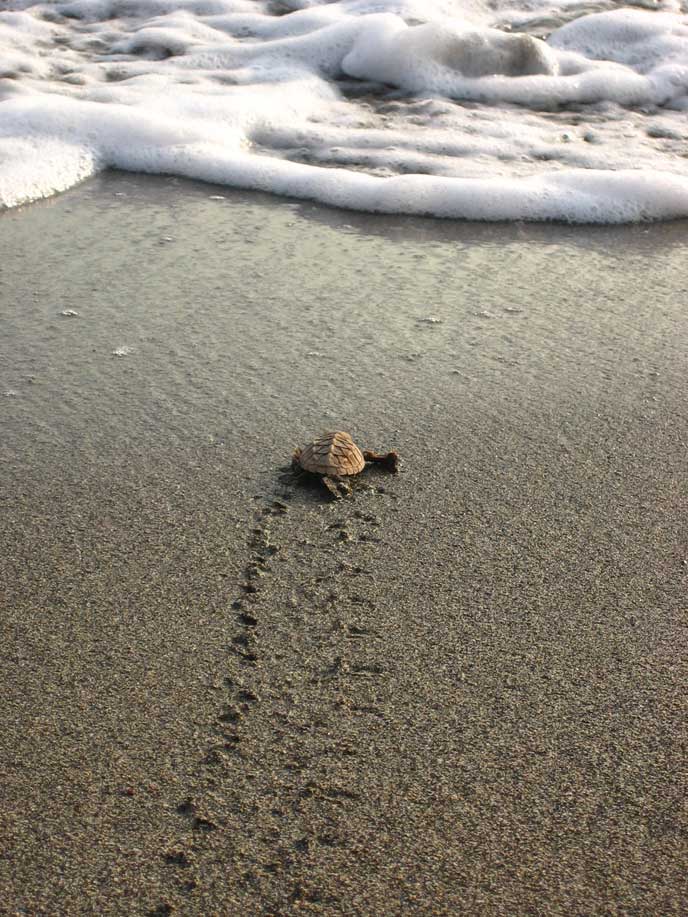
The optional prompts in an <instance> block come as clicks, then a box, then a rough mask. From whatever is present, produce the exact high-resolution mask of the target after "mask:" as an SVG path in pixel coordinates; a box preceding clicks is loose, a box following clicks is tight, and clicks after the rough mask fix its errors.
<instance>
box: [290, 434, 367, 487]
mask: <svg viewBox="0 0 688 917" xmlns="http://www.w3.org/2000/svg"><path fill="white" fill-rule="evenodd" d="M299 464H300V465H301V467H302V468H303V469H305V470H306V471H312V472H313V473H314V474H325V475H340V476H341V475H349V474H358V473H359V471H363V469H364V468H365V459H364V458H363V453H362V452H361V450H360V449H359V448H358V446H357V445H356V443H355V442H354V441H353V439H352V438H351V437H350V436H349V434H348V433H343V432H342V431H341V430H338V431H336V432H334V433H323V435H322V436H319V437H318V438H317V439H316V440H314V441H313V442H312V443H309V444H308V445H307V446H306V447H305V448H304V450H303V452H302V453H301V455H300V456H299Z"/></svg>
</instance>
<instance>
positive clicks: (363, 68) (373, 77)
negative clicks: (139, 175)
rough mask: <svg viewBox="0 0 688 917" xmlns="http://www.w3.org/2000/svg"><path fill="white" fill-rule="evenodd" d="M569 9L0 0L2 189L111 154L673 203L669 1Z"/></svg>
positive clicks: (254, 172)
mask: <svg viewBox="0 0 688 917" xmlns="http://www.w3.org/2000/svg"><path fill="white" fill-rule="evenodd" d="M587 9H589V6H587V7H586V6H585V5H584V4H583V3H579V2H576V0H573V2H572V0H560V2H559V3H558V4H557V3H555V4H551V3H545V2H544V0H543V2H542V3H538V2H537V0H535V2H533V0H528V2H525V0H521V3H520V4H519V3H518V2H517V3H512V4H511V5H508V6H507V5H503V4H499V3H497V4H493V3H488V2H481V0H465V2H459V0H437V2H431V0H427V2H425V0H424V2H422V3H421V2H417V0H341V2H335V3H318V2H314V0H283V2H282V3H280V4H272V3H267V2H265V3H263V2H258V0H256V2H248V0H75V2H71V3H62V2H52V3H33V2H31V0H16V2H9V3H5V4H4V8H3V11H2V12H0V207H14V206H17V205H20V204H23V203H27V202H30V201H32V200H36V199H37V198H40V197H46V196H48V195H50V194H54V193H56V192H59V191H62V190H65V189H66V188H69V187H70V186H71V185H73V184H75V183H76V182H78V181H81V180H82V179H84V178H86V177H87V176H89V175H91V174H93V173H94V172H96V171H98V170H100V169H105V168H118V169H126V170H132V171H141V172H150V173H165V174H174V175H180V176H188V177H190V178H196V179H201V180H205V181H209V182H215V183H219V184H224V185H228V186H231V187H236V188H245V189H260V190H262V191H267V192H271V193H274V194H281V195H288V196H292V197H297V198H305V199H310V200H315V201H320V202H322V203H325V204H330V205H334V206H338V207H346V208H351V209H357V210H365V211H371V212H381V213H397V214H425V215H430V216H437V217H445V218H464V219H481V220H521V219H522V220H567V221H571V222H629V221H637V220H651V219H669V218H676V217H685V216H688V159H687V153H688V148H687V147H686V140H687V139H688V128H687V127H686V122H685V112H686V110H687V109H688V19H687V17H686V16H684V15H682V13H681V12H680V11H679V10H678V8H677V6H676V4H675V3H666V4H664V5H663V6H662V7H661V8H658V9H656V10H639V9H614V10H609V11H607V12H596V13H588V12H586V10H587ZM598 9H599V7H598Z"/></svg>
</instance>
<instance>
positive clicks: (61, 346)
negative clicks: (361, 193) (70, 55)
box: [0, 175, 688, 917]
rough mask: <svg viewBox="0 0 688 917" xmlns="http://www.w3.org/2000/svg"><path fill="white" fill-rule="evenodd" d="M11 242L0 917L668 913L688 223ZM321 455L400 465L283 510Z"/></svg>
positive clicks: (412, 224) (314, 215) (102, 215)
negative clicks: (396, 459)
mask: <svg viewBox="0 0 688 917" xmlns="http://www.w3.org/2000/svg"><path fill="white" fill-rule="evenodd" d="M213 195H222V196H223V199H222V200H215V199H212V196H213ZM0 239H1V247H2V262H1V263H0V320H1V321H2V329H3V333H2V336H0V424H1V429H2V434H1V436H0V463H1V467H2V475H1V478H0V510H1V515H0V539H1V545H2V551H1V553H0V605H1V608H0V614H1V625H2V670H1V671H2V674H1V676H0V678H1V680H0V696H1V697H2V704H1V705H0V779H1V781H2V800H1V803H0V805H1V810H0V811H1V817H2V824H1V831H0V912H2V913H8V914H29V915H37V914H46V915H61V914H65V915H72V914H74V915H77V914H99V915H100V914H121V915H129V914H137V915H138V914H151V915H152V914H159V915H163V914H168V913H174V914H189V915H196V914H198V915H207V914H219V915H261V914H265V915H268V914H271V915H290V914H296V913H312V914H323V915H330V914H331V915H340V914H341V915H362V917H363V915H365V917H383V915H385V917H386V915H416V914H417V915H445V914H446V915H463V914H466V915H509V917H511V915H525V914H533V915H550V914H552V915H593V914H594V915H597V914H600V915H601V914H629V915H645V914H647V915H649V914H653V915H654V914H658V915H674V914H676V915H679V914H685V913H686V912H688V885H687V880H686V875H687V866H688V811H687V810H686V778H687V776H688V774H687V759H686V740H687V739H688V729H687V728H686V692H685V685H686V674H687V669H688V664H687V660H688V654H687V653H686V650H687V646H686V644H687V640H686V635H687V633H688V631H687V630H686V624H687V621H686V579H687V572H688V565H687V560H688V548H687V540H686V524H685V520H686V515H687V510H688V506H687V503H688V498H687V491H686V480H687V476H686V472H687V461H686V441H687V438H688V424H687V423H686V403H687V395H688V391H687V389H688V383H687V379H688V374H687V370H688V359H687V356H686V355H687V353H688V334H687V333H686V299H687V296H686V279H685V278H686V271H685V265H686V256H687V255H688V241H686V239H687V237H686V226H685V224H684V225H681V224H672V225H665V226H653V227H634V228H629V229H623V230H609V229H585V228H578V229H568V228H565V227H555V226H553V227H524V226H472V225H457V224H449V223H448V224H441V223H435V222H432V221H424V220H394V219H388V218H375V217H370V216H361V215H355V214H349V213H337V212H334V211H326V210H324V209H322V208H318V207H315V206H311V205H303V204H298V203H291V202H287V201H279V200H272V199H269V198H263V197H260V196H257V195H256V196H247V195H242V194H234V193H232V192H229V191H227V190H226V189H224V190H223V189H220V190H218V189H213V188H209V187H208V186H202V185H193V184H188V183H181V182H177V181H175V180H172V179H159V180H151V179H146V178H142V177H134V176H126V175H106V176H102V177H100V178H98V179H97V180H95V181H92V182H89V183H88V184H86V185H84V186H82V187H80V188H78V189H75V190H74V191H72V192H70V193H68V194H65V195H63V196H62V197H59V198H57V199H55V200H52V201H49V202H46V203H43V204H39V205H35V206H33V207H31V208H28V209H25V210H23V211H17V212H10V213H7V214H5V215H3V216H1V217H0ZM64 310H74V311H76V312H77V313H78V315H72V316H68V315H62V314H61V313H62V312H63V311H64ZM429 318H433V319H439V321H436V322H429V321H423V320H424V319H429ZM115 351H118V352H119V354H120V355H116V354H115V353H114V352H115ZM8 393H9V394H8ZM332 427H341V428H344V429H349V430H350V431H351V432H352V433H353V434H354V435H355V436H356V437H357V438H358V439H359V440H360V441H361V442H362V443H363V444H364V445H366V446H370V447H373V448H385V449H386V448H392V447H394V448H398V449H399V451H400V452H401V453H402V455H403V457H404V460H405V463H404V467H403V471H402V473H401V474H400V475H398V476H396V477H391V476H389V475H385V474H384V472H381V471H380V472H370V473H368V474H367V475H366V476H364V477H362V478H361V479H360V480H359V482H358V486H357V487H356V489H355V494H354V497H353V499H351V500H348V501H341V502H337V503H334V502H329V501H328V500H327V499H325V498H324V495H323V492H321V490H320V489H319V488H318V487H313V486H308V485H307V484H296V483H294V482H293V481H292V480H291V478H290V476H289V474H286V473H284V472H282V471H281V470H280V467H281V466H284V465H285V463H286V462H287V461H288V459H289V455H290V452H291V449H292V448H293V446H294V445H296V444H297V443H299V442H303V441H304V440H305V439H307V438H308V437H309V436H311V435H313V434H315V433H317V432H320V431H321V430H322V429H327V428H332Z"/></svg>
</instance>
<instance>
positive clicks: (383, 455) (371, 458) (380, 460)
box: [363, 449, 401, 473]
mask: <svg viewBox="0 0 688 917" xmlns="http://www.w3.org/2000/svg"><path fill="white" fill-rule="evenodd" d="M363 458H364V459H365V460H366V462H375V463H376V464H378V465H384V466H385V468H388V469H389V470H390V471H393V472H394V473H396V472H397V471H398V470H399V462H400V461H401V459H400V458H399V453H398V452H371V451H370V450H369V449H367V450H365V451H364V452H363Z"/></svg>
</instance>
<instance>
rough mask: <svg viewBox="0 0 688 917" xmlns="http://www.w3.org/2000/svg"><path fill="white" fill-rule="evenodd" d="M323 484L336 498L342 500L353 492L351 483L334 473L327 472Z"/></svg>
mask: <svg viewBox="0 0 688 917" xmlns="http://www.w3.org/2000/svg"><path fill="white" fill-rule="evenodd" d="M322 482H323V484H324V485H325V487H327V489H328V490H329V492H330V493H331V494H332V496H333V497H334V498H335V500H340V499H341V498H342V497H344V496H347V497H348V496H349V495H350V494H351V485H350V484H349V482H348V481H345V480H344V479H343V478H339V477H337V476H336V475H334V474H326V475H324V476H323V479H322Z"/></svg>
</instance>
